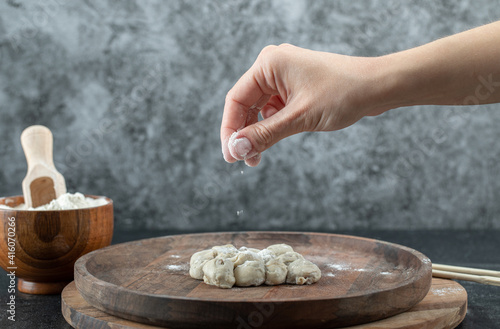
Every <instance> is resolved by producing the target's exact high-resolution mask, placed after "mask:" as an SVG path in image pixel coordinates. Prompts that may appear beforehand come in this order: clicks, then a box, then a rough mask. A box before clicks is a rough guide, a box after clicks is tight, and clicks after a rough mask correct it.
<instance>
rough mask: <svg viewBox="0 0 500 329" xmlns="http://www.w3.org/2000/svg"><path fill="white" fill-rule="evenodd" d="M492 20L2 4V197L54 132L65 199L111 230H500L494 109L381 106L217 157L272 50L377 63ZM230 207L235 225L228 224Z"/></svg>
mask: <svg viewBox="0 0 500 329" xmlns="http://www.w3.org/2000/svg"><path fill="white" fill-rule="evenodd" d="M499 18H500V6H498V3H497V2H496V1H487V0H484V1H478V0H468V1H445V2H441V1H384V0H380V1H351V0H348V1H297V0H293V1H285V0H280V1H246V0H245V1H194V0H191V1H144V0H142V1H107V2H106V1H97V0H96V1H90V0H89V1H63V0H47V1H43V2H42V1H21V0H11V1H2V2H1V4H0V134H1V135H0V165H1V167H0V168H1V170H0V195H3V196H7V195H16V194H21V181H22V179H23V177H24V175H25V172H26V164H25V158H24V155H23V153H22V150H21V146H20V143H19V136H20V134H21V132H22V130H23V129H24V128H25V127H27V126H29V125H32V124H43V125H46V126H48V127H49V128H51V129H52V131H53V133H54V137H55V161H56V165H57V167H58V168H59V169H60V171H61V172H62V173H63V174H64V175H65V177H66V181H67V186H68V189H69V190H70V191H81V192H84V193H91V194H101V195H107V196H109V197H111V198H113V199H114V201H115V209H116V225H117V227H120V228H135V227H149V228H171V229H188V230H202V229H210V230H220V229H227V230H229V229H294V230H333V229H349V228H360V227H362V228H449V227H453V228H491V227H495V228H500V218H499V217H500V179H499V174H500V164H499V163H498V161H497V160H498V159H499V155H500V144H499V142H498V141H499V140H500V130H499V129H498V127H499V125H500V106H499V105H490V106H483V107H481V108H479V109H475V110H474V109H473V108H471V107H432V106H428V107H425V108H424V107H422V108H406V109H399V110H394V111H390V112H388V113H386V114H384V115H382V116H379V117H376V118H369V119H363V120H361V121H360V122H359V123H358V124H356V125H354V126H352V127H350V128H348V129H345V130H343V131H339V132H334V133H317V134H311V133H307V134H301V135H298V136H294V137H291V138H289V139H287V140H285V141H283V142H281V143H279V144H277V145H275V146H274V147H273V148H272V149H270V150H269V151H267V152H265V154H264V157H263V161H262V163H261V165H260V166H259V167H257V168H247V167H246V166H245V165H244V164H242V163H238V164H233V165H230V164H226V163H225V162H224V161H223V159H222V155H221V151H220V145H219V124H220V120H221V117H222V108H223V104H224V96H225V93H226V92H227V91H228V90H229V88H230V87H231V86H232V85H233V83H234V82H235V81H236V80H237V79H238V77H239V76H240V75H241V74H242V73H243V72H244V71H245V70H246V69H247V68H248V67H249V66H250V65H251V63H252V62H253V61H254V59H255V58H256V56H257V55H258V53H259V51H260V50H261V49H262V48H263V47H264V46H266V45H268V44H279V43H283V42H288V43H292V44H295V45H298V46H302V47H307V48H312V49H316V50H324V51H332V52H340V53H344V54H352V55H366V56H376V55H381V54H386V53H390V52H394V51H397V50H402V49H406V48H410V47H413V46H417V45H420V44H423V43H426V42H428V41H431V40H434V39H437V38H440V37H443V36H446V35H449V34H452V33H456V32H460V31H462V30H465V29H467V28H471V27H474V26H477V25H481V24H484V23H488V22H490V21H494V20H497V19H499ZM238 214H239V215H238Z"/></svg>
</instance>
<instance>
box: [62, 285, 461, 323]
mask: <svg viewBox="0 0 500 329" xmlns="http://www.w3.org/2000/svg"><path fill="white" fill-rule="evenodd" d="M61 305H62V313H63V316H64V318H65V319H66V321H67V322H68V323H69V324H70V325H71V326H72V327H73V328H76V329H97V328H116V329H155V328H164V327H156V326H152V325H148V324H142V323H137V322H133V321H129V320H125V319H121V318H118V317H115V316H112V315H109V314H107V313H104V312H102V311H100V310H98V309H96V308H94V307H92V306H90V305H89V304H88V303H87V302H86V301H85V300H84V299H83V297H82V296H81V295H80V293H79V292H78V290H77V289H76V286H75V283H74V282H72V283H70V284H69V285H68V286H66V288H65V289H64V291H63V292H62V295H61ZM466 313H467V292H466V291H465V289H464V288H463V287H462V286H461V285H460V284H458V283H457V282H455V281H451V280H445V279H437V278H434V279H432V285H431V289H430V290H429V293H428V294H427V296H425V298H424V299H423V300H422V301H421V302H420V303H418V304H417V305H415V306H414V307H412V308H411V309H410V310H408V311H406V312H404V313H401V314H398V315H395V316H393V317H390V318H387V319H383V320H379V321H376V322H371V323H367V324H361V325H358V326H354V327H349V328H350V329H380V328H385V329H410V328H418V329H451V328H455V327H456V326H458V325H459V324H460V322H462V320H463V319H464V317H465V314H466ZM241 328H245V327H244V326H242V327H241ZM247 328H252V327H251V326H250V325H249V327H247Z"/></svg>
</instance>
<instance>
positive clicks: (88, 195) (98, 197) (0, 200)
mask: <svg viewBox="0 0 500 329" xmlns="http://www.w3.org/2000/svg"><path fill="white" fill-rule="evenodd" d="M82 194H83V193H82ZM83 195H85V197H89V198H92V199H101V198H102V199H106V201H107V203H105V204H103V205H100V206H92V207H85V208H75V209H61V210H53V209H49V210H43V209H38V210H28V209H15V208H12V209H5V208H0V212H10V211H15V212H30V213H31V212H37V211H38V212H51V211H53V212H65V211H75V210H85V209H94V208H101V207H106V206H113V200H112V199H111V198H109V197H107V196H104V195H94V194H83ZM9 198H21V199H22V200H23V202H24V196H23V195H13V196H5V197H0V205H4V206H7V205H6V204H5V201H4V200H6V199H9ZM7 207H9V206H7Z"/></svg>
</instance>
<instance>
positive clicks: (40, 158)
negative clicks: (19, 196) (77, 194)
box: [21, 126, 66, 208]
mask: <svg viewBox="0 0 500 329" xmlns="http://www.w3.org/2000/svg"><path fill="white" fill-rule="evenodd" d="M21 145H22V146H23V150H24V154H25V155H26V161H27V162H28V172H27V173H26V177H25V178H24V179H23V195H24V203H25V204H26V206H27V207H28V208H29V207H33V208H36V207H39V206H41V205H44V204H47V203H49V202H50V201H52V200H53V199H56V198H58V197H59V196H61V195H63V194H64V193H66V182H65V181H64V177H63V175H61V173H59V172H58V171H57V170H56V167H55V166H54V159H53V154H52V152H53V150H52V149H53V137H52V132H51V131H50V129H49V128H47V127H44V126H31V127H28V128H26V129H25V130H24V131H23V133H22V134H21Z"/></svg>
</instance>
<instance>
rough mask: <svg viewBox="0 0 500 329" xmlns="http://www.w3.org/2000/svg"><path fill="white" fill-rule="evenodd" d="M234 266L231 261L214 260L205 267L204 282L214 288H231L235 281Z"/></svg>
mask: <svg viewBox="0 0 500 329" xmlns="http://www.w3.org/2000/svg"><path fill="white" fill-rule="evenodd" d="M233 269H234V264H233V262H232V261H230V260H229V259H222V258H214V259H212V260H209V261H208V262H206V263H205V265H204V266H203V281H204V282H205V283H206V284H210V285H212V286H218V287H221V288H231V287H232V286H233V285H234V282H235V281H236V280H235V279H234V271H233Z"/></svg>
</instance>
